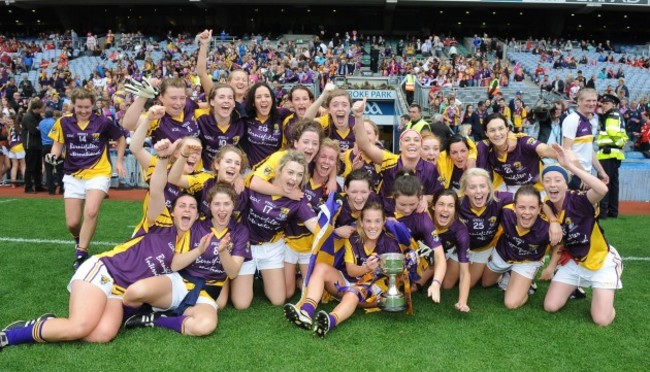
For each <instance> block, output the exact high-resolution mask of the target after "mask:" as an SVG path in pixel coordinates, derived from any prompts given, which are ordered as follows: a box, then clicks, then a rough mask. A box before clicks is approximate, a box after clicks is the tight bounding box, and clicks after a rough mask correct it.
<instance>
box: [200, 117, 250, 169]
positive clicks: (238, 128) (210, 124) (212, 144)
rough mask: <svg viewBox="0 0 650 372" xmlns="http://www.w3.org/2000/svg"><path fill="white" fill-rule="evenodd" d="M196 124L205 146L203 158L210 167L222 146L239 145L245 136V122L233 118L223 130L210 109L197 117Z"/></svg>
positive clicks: (206, 165) (207, 166) (205, 164)
mask: <svg viewBox="0 0 650 372" xmlns="http://www.w3.org/2000/svg"><path fill="white" fill-rule="evenodd" d="M196 124H197V125H198V127H199V131H200V133H201V134H200V138H201V145H202V146H203V152H202V153H201V160H202V161H203V164H204V166H205V167H206V168H209V167H210V164H212V160H213V159H214V157H215V156H216V155H217V151H219V149H220V148H222V147H223V146H225V145H235V146H238V145H239V142H240V141H241V140H242V139H243V138H244V129H245V128H244V122H243V121H241V120H231V121H230V125H228V128H226V130H225V131H223V130H222V129H221V128H219V127H218V126H217V121H216V119H215V118H214V116H213V115H212V114H210V112H209V111H208V112H207V113H206V114H202V115H200V116H199V117H198V118H197V119H196Z"/></svg>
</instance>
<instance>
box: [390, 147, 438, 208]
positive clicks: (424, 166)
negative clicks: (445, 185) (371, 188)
mask: <svg viewBox="0 0 650 372" xmlns="http://www.w3.org/2000/svg"><path fill="white" fill-rule="evenodd" d="M381 168H382V169H383V172H382V177H383V180H382V182H381V185H380V186H379V188H380V190H379V194H380V195H381V196H382V197H384V198H386V197H390V195H391V194H392V193H393V183H395V178H396V177H397V173H398V172H399V171H400V170H402V169H404V165H403V163H402V157H401V156H397V155H394V154H389V155H388V156H386V153H384V161H383V162H382V165H381ZM415 175H416V176H417V177H418V179H419V180H420V182H421V183H422V188H423V190H422V191H423V193H424V195H435V194H436V193H437V192H439V191H441V190H442V185H441V184H440V181H439V180H438V178H439V177H440V174H439V173H438V168H436V166H435V165H434V164H433V163H430V162H428V161H426V160H424V159H420V160H418V163H417V164H416V165H415Z"/></svg>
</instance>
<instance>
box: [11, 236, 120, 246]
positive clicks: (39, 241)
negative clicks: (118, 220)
mask: <svg viewBox="0 0 650 372" xmlns="http://www.w3.org/2000/svg"><path fill="white" fill-rule="evenodd" d="M0 242H10V243H35V244H66V245H67V244H74V240H57V239H25V238H5V237H1V238H0ZM118 244H120V243H115V242H101V241H94V242H92V245H109V246H115V245H118Z"/></svg>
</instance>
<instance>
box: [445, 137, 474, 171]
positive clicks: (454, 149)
mask: <svg viewBox="0 0 650 372" xmlns="http://www.w3.org/2000/svg"><path fill="white" fill-rule="evenodd" d="M468 155H469V150H468V149H467V145H465V142H455V143H452V144H451V146H449V156H450V157H451V160H452V161H453V162H454V165H455V166H456V168H460V169H465V167H466V166H467V158H468Z"/></svg>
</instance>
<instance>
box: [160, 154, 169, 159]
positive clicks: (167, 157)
mask: <svg viewBox="0 0 650 372" xmlns="http://www.w3.org/2000/svg"><path fill="white" fill-rule="evenodd" d="M167 159H169V155H167V156H158V160H167Z"/></svg>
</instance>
